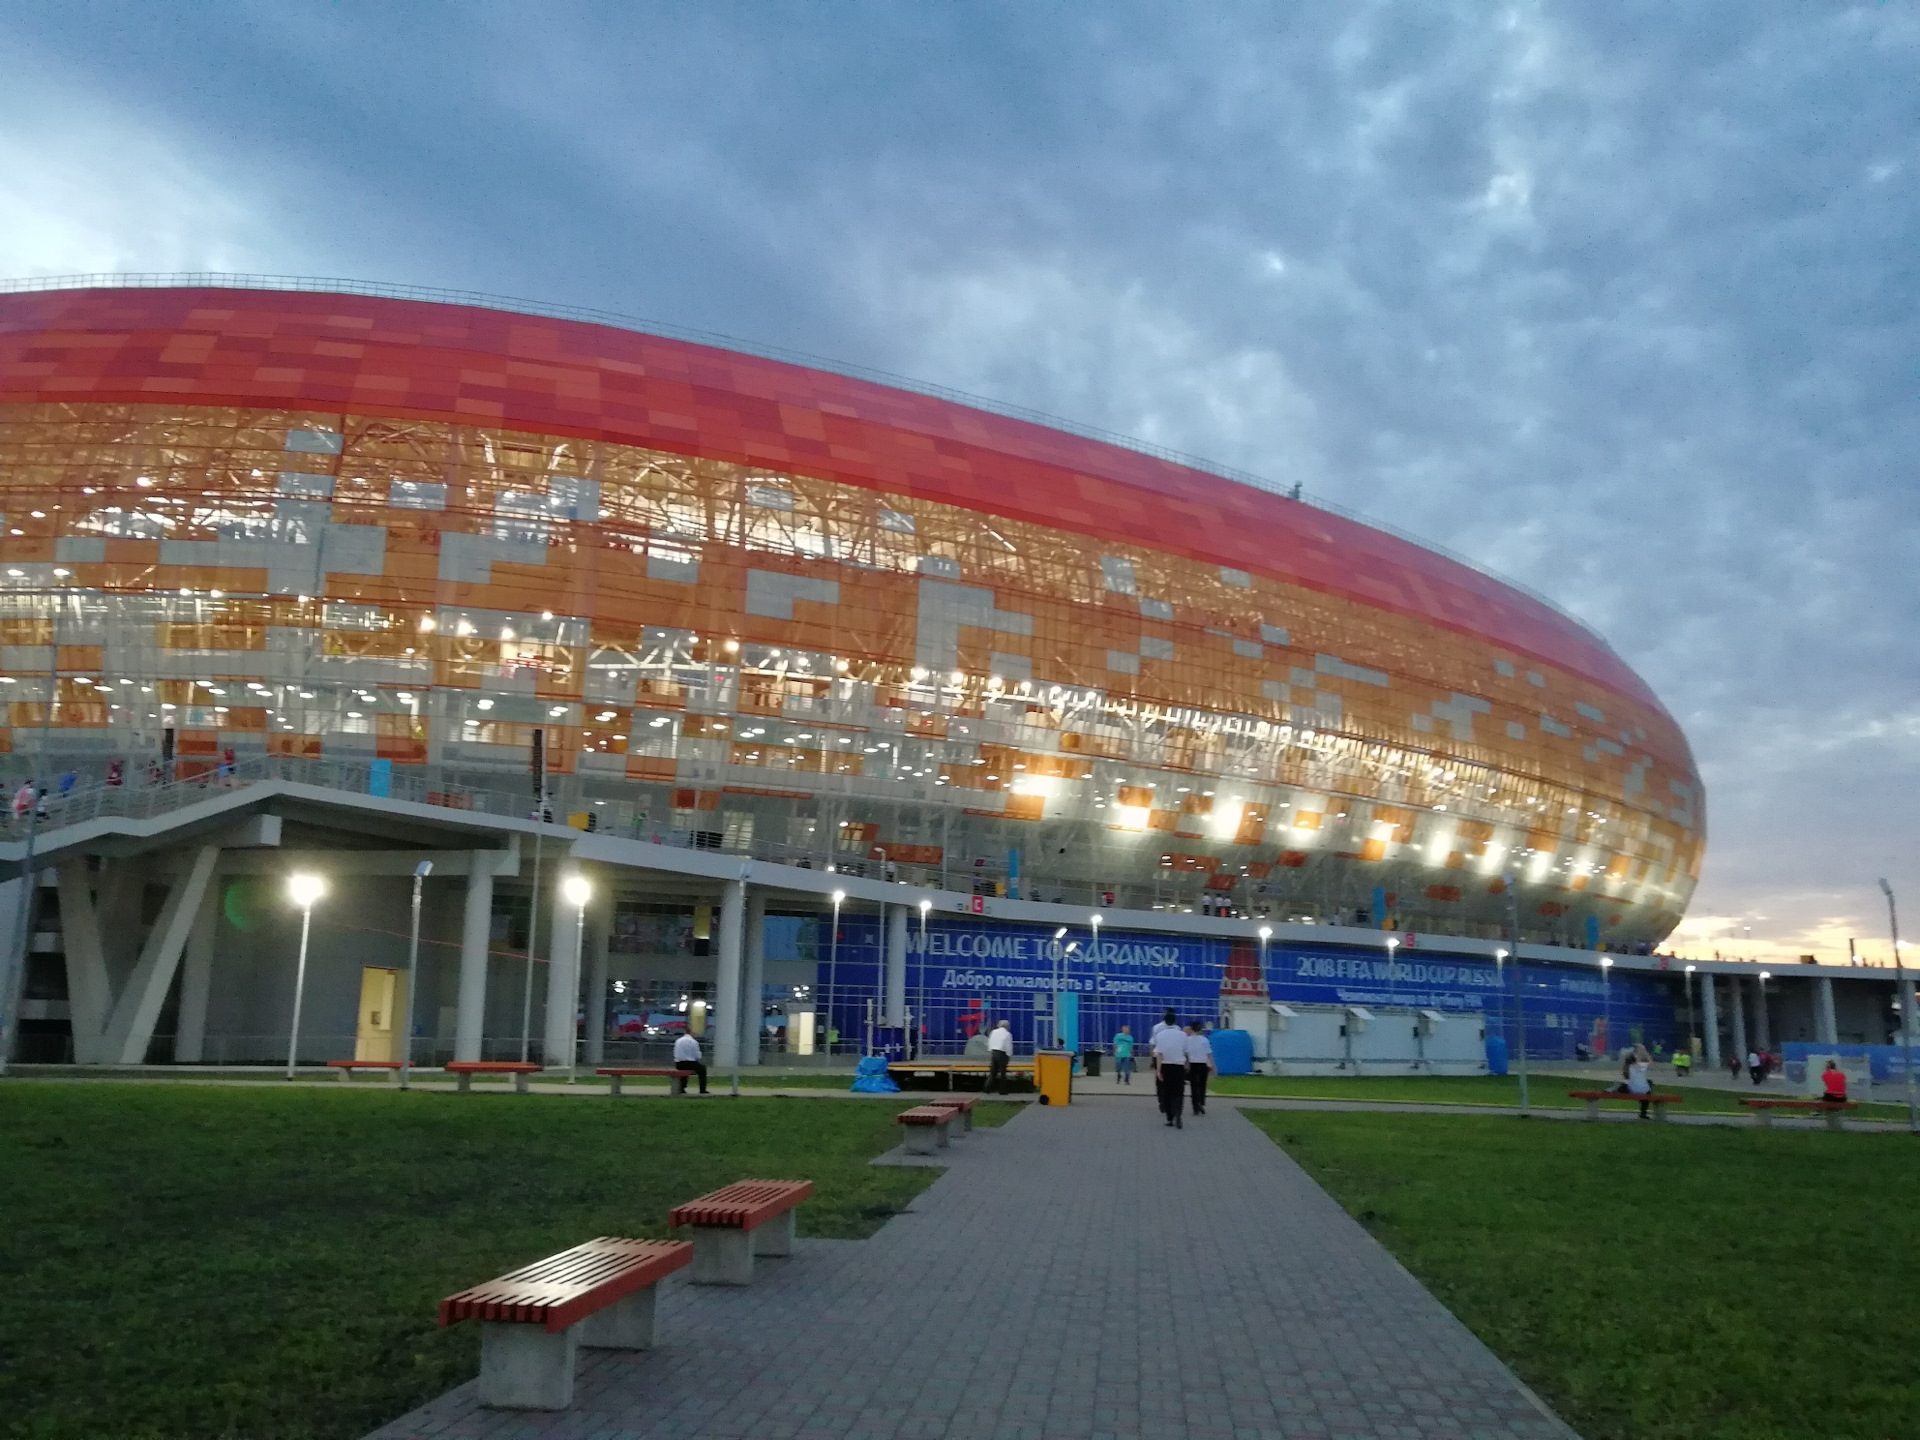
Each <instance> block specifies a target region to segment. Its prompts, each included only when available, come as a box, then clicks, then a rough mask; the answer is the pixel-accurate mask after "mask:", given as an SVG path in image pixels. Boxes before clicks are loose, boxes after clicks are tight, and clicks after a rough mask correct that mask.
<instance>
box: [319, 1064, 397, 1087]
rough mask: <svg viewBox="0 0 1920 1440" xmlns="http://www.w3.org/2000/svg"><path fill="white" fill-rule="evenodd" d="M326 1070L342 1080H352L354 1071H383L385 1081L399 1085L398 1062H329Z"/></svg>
mask: <svg viewBox="0 0 1920 1440" xmlns="http://www.w3.org/2000/svg"><path fill="white" fill-rule="evenodd" d="M327 1068H328V1069H329V1070H332V1071H333V1072H334V1073H335V1074H337V1075H339V1077H340V1078H341V1079H342V1080H348V1081H350V1080H352V1079H353V1072H354V1071H356V1070H384V1071H386V1072H387V1079H388V1080H390V1081H392V1082H393V1083H394V1084H396V1085H398V1084H399V1083H400V1062H399V1061H398V1060H329V1061H327Z"/></svg>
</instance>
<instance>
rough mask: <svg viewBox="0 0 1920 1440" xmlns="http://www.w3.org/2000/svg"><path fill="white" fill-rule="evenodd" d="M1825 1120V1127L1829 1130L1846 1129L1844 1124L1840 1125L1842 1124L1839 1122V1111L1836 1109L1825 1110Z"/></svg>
mask: <svg viewBox="0 0 1920 1440" xmlns="http://www.w3.org/2000/svg"><path fill="white" fill-rule="evenodd" d="M1826 1121H1827V1129H1829V1130H1844V1129H1846V1126H1844V1125H1842V1124H1841V1123H1840V1112H1839V1111H1838V1110H1829V1111H1827V1114H1826Z"/></svg>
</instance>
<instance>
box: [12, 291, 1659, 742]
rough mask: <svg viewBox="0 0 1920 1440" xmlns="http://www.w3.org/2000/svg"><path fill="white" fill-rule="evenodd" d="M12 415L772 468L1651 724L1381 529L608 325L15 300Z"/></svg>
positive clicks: (1459, 568)
mask: <svg viewBox="0 0 1920 1440" xmlns="http://www.w3.org/2000/svg"><path fill="white" fill-rule="evenodd" d="M0 401H4V402H16V403H18V402H28V403H38V402H47V401H91V402H117V403H133V404H161V403H169V402H171V403H183V404H206V405H241V406H271V407H285V408H291V409H313V410H323V411H337V412H342V413H351V414H358V415H377V416H390V417H406V418H416V419H429V420H450V421H456V422H465V423H470V424H477V425H492V426H500V427H503V428H507V429H515V430H524V431H529V432H534V433H539V434H547V435H569V436H576V437H582V438H589V439H596V440H607V441H613V442H617V443H622V444H633V445H644V446H651V447H654V448H656V449H661V450H669V451H673V452H676V453H680V454H689V455H701V456H707V457H711V458H716V459H725V460H733V461H738V462H743V463H746V464H751V465H763V466H766V467H767V468H769V469H774V470H785V471H789V472H793V473H799V474H805V475H812V476H816V477H820V478H823V479H831V480H838V481H843V482H847V483H850V484H856V485H863V486H869V487H872V488H874V489H882V490H892V491H899V492H907V493H912V494H915V495H919V496H922V497H925V498H927V499H930V500H936V501H944V502H947V503H950V504H955V505H961V506H965V507H968V508H970V509H974V510H978V511H983V512H987V513H991V514H995V515H1004V516H1007V517H1010V518H1016V519H1021V520H1026V521H1030V522H1032V523H1035V524H1039V525H1046V526H1052V527H1056V528H1059V529H1064V530H1070V531H1073V532H1076V533H1078V534H1083V535H1087V536H1093V537H1098V538H1102V539H1108V540H1115V541H1124V542H1127V543H1130V544H1134V545H1140V546H1144V547H1148V548H1151V549H1157V550H1162V551H1171V552H1174V553H1177V554H1181V555H1185V556H1187V557H1189V558H1192V559H1195V560H1199V561H1202V562H1205V563H1208V564H1214V565H1224V566H1230V567H1233V568H1235V569H1240V570H1247V571H1251V572H1255V573H1260V574H1265V575H1268V576H1271V577H1274V578H1276V579H1280V580H1285V581H1290V582H1293V583H1296V584H1301V585H1306V586H1309V587H1311V588H1313V589H1316V590H1321V591H1325V592H1328V593H1331V594H1336V595H1342V596H1346V597H1349V598H1351V599H1355V600H1358V601H1361V602H1363V603H1366V604H1370V605H1374V606H1378V607H1380V608H1382V609H1385V610H1390V611H1394V612H1397V613H1400V614H1404V615H1410V616H1415V617H1419V618H1424V619H1427V620H1430V621H1432V622H1434V623H1436V624H1439V625H1443V626H1446V627H1448V628H1449V629H1453V630H1456V631H1463V632H1467V633H1471V634H1475V635H1479V636H1482V637H1484V638H1486V639H1488V640H1491V641H1493V642H1494V643H1496V644H1498V645H1501V646H1504V647H1507V648H1510V649H1512V650H1513V651H1514V652H1516V653H1517V654H1521V655H1527V656H1532V657H1534V658H1537V659H1540V660H1545V661H1547V662H1549V663H1552V664H1554V665H1557V666H1560V667H1562V668H1564V669H1566V670H1569V671H1572V672H1574V673H1577V674H1580V675H1583V676H1585V677H1586V678H1587V679H1589V680H1591V681H1593V682H1594V683H1595V684H1598V685H1601V686H1603V687H1605V688H1607V689H1609V690H1612V691H1614V692H1615V693H1617V694H1621V695H1624V696H1630V697H1633V698H1635V699H1637V700H1640V701H1642V702H1643V703H1646V704H1648V705H1652V706H1655V707H1656V708H1657V707H1658V706H1659V702H1658V701H1657V700H1656V699H1655V698H1654V696H1653V695H1652V693H1651V692H1650V691H1649V689H1648V688H1647V686H1646V685H1645V683H1644V682H1642V681H1641V680H1640V678H1639V677H1638V676H1637V675H1635V674H1634V673H1633V672H1632V671H1631V670H1630V669H1628V668H1627V666H1626V665H1625V664H1624V663H1622V662H1621V660H1620V659H1619V657H1617V656H1616V655H1614V654H1613V653H1612V652H1611V651H1610V650H1608V649H1607V648H1606V646H1605V645H1604V644H1603V643H1601V642H1599V641H1598V640H1597V639H1596V638H1595V637H1594V636H1592V635H1591V634H1589V633H1588V632H1587V631H1585V630H1584V629H1582V628H1581V627H1580V626H1579V625H1578V624H1577V623H1575V622H1574V621H1572V620H1570V619H1568V618H1567V617H1566V616H1564V615H1561V614H1559V613H1557V612H1556V611H1554V610H1553V609H1551V608H1549V607H1548V606H1546V605H1544V604H1542V603H1540V602H1539V601H1537V600H1535V599H1533V598H1532V597H1531V596H1528V595H1526V594H1524V593H1522V592H1520V591H1518V590H1515V589H1513V588H1512V587H1510V586H1507V585H1504V584H1502V583H1501V582H1500V581H1498V580H1495V579H1493V578H1492V577H1490V576H1487V575H1483V574H1481V573H1480V572H1479V571H1477V570H1474V569H1472V568H1471V567H1469V566H1466V565H1462V564H1460V563H1458V562H1456V561H1453V560H1449V559H1447V558H1446V557H1445V556H1443V555H1438V554H1435V553H1434V552H1432V551H1430V550H1426V549H1423V548H1421V547H1420V546H1418V545H1415V544H1413V543H1410V542H1408V541H1406V540H1402V539H1399V538H1398V537H1396V536H1393V535H1389V534H1386V533H1384V532H1382V531H1380V530H1376V529H1373V528H1371V527H1369V526H1366V525H1362V524H1359V523H1357V522H1355V521H1352V520H1348V519H1345V518H1343V517H1341V516H1338V515H1333V514H1329V513H1328V512H1326V511H1324V510H1321V509H1318V508H1316V507H1314V506H1311V505H1306V504H1301V503H1298V502H1296V501H1292V500H1289V499H1286V498H1284V497H1282V496H1279V495H1275V494H1272V493H1269V492H1267V491H1263V490H1259V489H1256V488H1254V487H1252V486H1248V485H1243V484H1239V483H1236V482H1234V481H1231V480H1227V479H1223V478H1221V477H1219V476H1217V475H1212V474H1209V473H1207V472H1206V471H1203V470H1196V469H1193V468H1191V467H1189V466H1185V465H1179V464H1175V463H1173V462H1171V461H1168V460H1164V459H1161V458H1158V457H1156V456H1153V455H1147V454H1142V453H1140V452H1138V451H1135V450H1130V449H1127V448H1125V447H1123V446H1119V445H1111V444H1106V443H1103V442H1101V441H1098V440H1092V439H1087V438H1084V437H1082V436H1078V435H1073V434H1069V433H1067V432H1064V431H1060V430H1054V429H1049V428H1048V427H1046V426H1043V425H1039V424H1034V423H1032V422H1029V421H1025V420H1020V419H1014V418H1010V417H1007V416H1003V415H996V414H994V413H992V412H990V411H986V410H980V409H976V408H973V407H970V406H966V405H960V404H955V403H953V402H951V401H948V400H942V399H937V398H934V397H932V396H928V395H920V394H915V393H913V392H912V391H908V390H901V389H896V388H893V387H890V386H886V385H881V384H876V383H873V382H871V381H866V380H859V379H852V378H849V377H847V376H843V375H838V374H834V373H832V372H831V371H826V370H818V369H810V368H807V367H804V366H800V365H793V364H788V363H785V362H783V361H778V360H770V359H762V358H758V357H755V356H750V355H742V354H739V353H736V352H734V351H730V350H724V349H719V348H717V347H714V346H709V345H701V344H694V343H690V342H688V341H684V340H674V339H667V338H664V337H661V336H656V335H649V334H645V333H642V332H638V331H633V330H626V329H620V328H618V327H616V326H612V325H603V324H592V323H585V322H582V321H578V320H563V319H549V318H545V317H541V316H533V315H521V314H514V313H510V312H507V311H503V310H495V309H487V308H481V307H477V306H468V305H447V304H433V303H426V302H422V301H418V300H400V299H388V298H383V297H377V296H370V295H355V294H335V293H324V292H323V293H314V292H302V291H288V290H243V289H227V288H183V289H142V288H98V289H73V290H47V291H37V292H23V293H15V294H6V295H0Z"/></svg>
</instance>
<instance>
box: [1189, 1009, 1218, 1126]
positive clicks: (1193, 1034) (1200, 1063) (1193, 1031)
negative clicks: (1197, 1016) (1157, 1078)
mask: <svg viewBox="0 0 1920 1440" xmlns="http://www.w3.org/2000/svg"><path fill="white" fill-rule="evenodd" d="M1186 1049H1187V1084H1188V1086H1190V1087H1191V1088H1192V1090H1193V1113H1194V1114H1196V1115H1204V1114H1206V1113H1207V1077H1208V1076H1209V1075H1211V1074H1212V1073H1213V1046H1212V1044H1211V1043H1209V1041H1208V1040H1207V1032H1206V1031H1205V1030H1204V1029H1202V1028H1201V1026H1200V1023H1199V1022H1198V1021H1195V1022H1194V1023H1193V1024H1191V1025H1189V1026H1187V1038H1186Z"/></svg>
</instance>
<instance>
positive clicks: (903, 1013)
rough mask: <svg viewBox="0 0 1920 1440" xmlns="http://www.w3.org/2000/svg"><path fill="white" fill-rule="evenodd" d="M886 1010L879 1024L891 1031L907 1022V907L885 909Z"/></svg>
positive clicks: (899, 906)
mask: <svg viewBox="0 0 1920 1440" xmlns="http://www.w3.org/2000/svg"><path fill="white" fill-rule="evenodd" d="M886 997H887V1003H886V1011H885V1013H884V1014H883V1015H882V1016H881V1017H880V1023H881V1024H882V1025H885V1026H887V1027H888V1028H890V1029H894V1028H898V1027H900V1026H903V1025H905V1024H906V1023H907V907H906V906H904V905H889V906H887V988H886Z"/></svg>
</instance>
